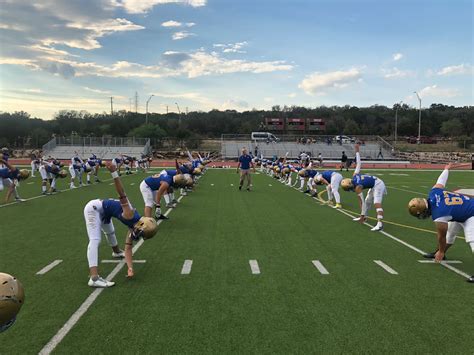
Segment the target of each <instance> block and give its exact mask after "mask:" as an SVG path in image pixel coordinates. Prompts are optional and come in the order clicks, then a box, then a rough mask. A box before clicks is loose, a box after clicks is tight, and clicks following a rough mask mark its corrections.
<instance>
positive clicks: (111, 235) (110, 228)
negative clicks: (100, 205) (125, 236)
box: [102, 221, 125, 259]
mask: <svg viewBox="0 0 474 355" xmlns="http://www.w3.org/2000/svg"><path fill="white" fill-rule="evenodd" d="M102 231H103V232H104V234H105V238H106V239H107V243H108V244H109V245H110V247H111V248H112V257H113V258H115V259H122V258H124V257H125V254H124V253H123V250H121V249H120V248H119V246H118V242H117V237H116V235H115V228H114V224H113V222H112V221H110V223H109V224H102Z"/></svg>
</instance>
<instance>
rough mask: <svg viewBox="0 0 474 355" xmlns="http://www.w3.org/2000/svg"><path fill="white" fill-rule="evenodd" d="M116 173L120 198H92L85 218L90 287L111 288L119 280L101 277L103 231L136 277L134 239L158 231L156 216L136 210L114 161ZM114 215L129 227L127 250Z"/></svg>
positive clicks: (115, 177) (128, 275) (126, 239)
mask: <svg viewBox="0 0 474 355" xmlns="http://www.w3.org/2000/svg"><path fill="white" fill-rule="evenodd" d="M107 169H108V170H109V171H110V172H111V173H112V178H113V179H114V184H115V189H116V191H117V193H118V195H119V200H112V199H106V200H99V199H97V200H92V201H90V202H89V203H88V204H87V205H86V206H85V207H84V219H85V221H86V228H87V235H88V237H89V245H88V246H87V260H88V262H89V275H90V278H89V282H88V285H89V286H90V287H111V286H114V285H115V283H114V282H111V281H108V280H105V279H104V278H102V277H100V276H99V269H98V265H99V244H100V241H101V230H102V231H103V232H104V233H105V236H106V238H107V241H108V243H109V245H110V246H111V247H112V250H113V253H112V257H114V258H123V257H125V261H126V263H127V266H128V271H127V277H133V276H134V271H133V257H132V246H133V242H134V241H138V240H140V239H141V238H143V239H144V240H147V239H150V238H153V236H154V235H155V234H156V230H157V224H156V222H155V220H154V219H153V218H149V217H141V216H140V215H139V214H138V212H137V210H136V209H134V208H133V207H132V205H131V203H130V201H129V200H128V198H127V195H126V194H125V190H124V188H123V185H122V181H121V180H120V177H119V175H118V172H117V171H116V168H115V166H113V165H112V164H108V165H107ZM112 218H115V219H117V220H118V221H120V222H121V223H123V224H124V225H125V226H127V227H128V232H127V235H126V237H125V253H124V252H123V251H122V250H120V248H119V246H118V242H117V237H116V236H115V229H114V225H113V222H112Z"/></svg>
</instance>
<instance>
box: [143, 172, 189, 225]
mask: <svg viewBox="0 0 474 355" xmlns="http://www.w3.org/2000/svg"><path fill="white" fill-rule="evenodd" d="M176 164H177V163H176ZM177 170H178V169H177ZM178 171H179V170H178ZM185 184H186V178H185V177H184V175H183V174H182V173H181V172H180V171H179V173H178V172H177V173H176V174H175V175H174V176H171V175H168V174H166V175H161V174H155V175H152V176H149V177H147V178H146V179H145V180H143V181H142V182H141V184H140V192H141V193H142V196H143V201H144V202H145V211H144V214H145V216H146V217H151V216H152V209H153V206H155V207H156V209H155V218H156V219H167V217H166V216H164V215H162V214H161V197H162V196H164V195H165V194H167V193H168V189H169V188H170V187H172V186H176V187H183V186H185Z"/></svg>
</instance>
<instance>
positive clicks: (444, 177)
mask: <svg viewBox="0 0 474 355" xmlns="http://www.w3.org/2000/svg"><path fill="white" fill-rule="evenodd" d="M451 167H452V164H451V163H449V164H447V165H446V166H445V167H444V170H443V172H442V173H441V174H440V176H439V177H438V180H437V181H436V184H435V185H434V186H433V188H439V189H444V188H445V186H446V184H447V183H448V177H449V169H451Z"/></svg>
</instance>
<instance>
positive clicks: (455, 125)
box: [441, 118, 464, 137]
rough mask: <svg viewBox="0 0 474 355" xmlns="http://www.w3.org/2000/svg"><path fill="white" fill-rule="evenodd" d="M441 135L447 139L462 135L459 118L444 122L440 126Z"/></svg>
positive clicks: (462, 130) (461, 125)
mask: <svg viewBox="0 0 474 355" xmlns="http://www.w3.org/2000/svg"><path fill="white" fill-rule="evenodd" d="M441 133H442V134H444V135H445V136H449V137H456V136H460V135H462V134H463V133H464V129H463V124H462V123H461V121H460V120H459V118H453V119H452V120H449V121H445V122H443V124H442V125H441Z"/></svg>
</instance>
